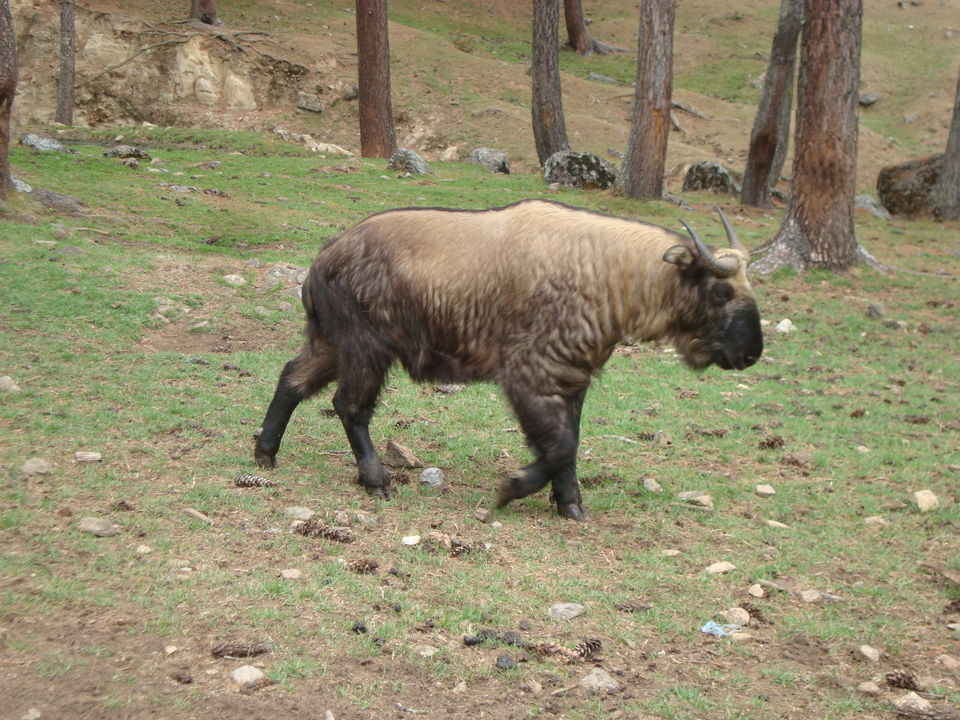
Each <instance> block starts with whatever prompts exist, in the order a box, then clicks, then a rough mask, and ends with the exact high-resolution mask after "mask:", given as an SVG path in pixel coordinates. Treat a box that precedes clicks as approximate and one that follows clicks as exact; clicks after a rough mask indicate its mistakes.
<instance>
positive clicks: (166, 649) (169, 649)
mask: <svg viewBox="0 0 960 720" xmlns="http://www.w3.org/2000/svg"><path fill="white" fill-rule="evenodd" d="M179 649H180V648H178V647H177V646H176V645H164V646H163V654H164V655H173V654H174V653H175V652H176V651H177V650H179Z"/></svg>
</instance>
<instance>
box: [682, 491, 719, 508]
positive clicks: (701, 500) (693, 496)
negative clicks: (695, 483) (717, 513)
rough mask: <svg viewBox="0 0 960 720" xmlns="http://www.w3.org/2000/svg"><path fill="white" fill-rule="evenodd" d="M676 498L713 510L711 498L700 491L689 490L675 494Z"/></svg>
mask: <svg viewBox="0 0 960 720" xmlns="http://www.w3.org/2000/svg"><path fill="white" fill-rule="evenodd" d="M677 498H679V499H680V500H683V501H685V502H688V503H691V504H693V505H697V506H699V507H703V508H706V509H707V510H713V497H711V496H710V495H709V494H708V493H705V492H703V491H702V490H690V491H688V492H681V493H677Z"/></svg>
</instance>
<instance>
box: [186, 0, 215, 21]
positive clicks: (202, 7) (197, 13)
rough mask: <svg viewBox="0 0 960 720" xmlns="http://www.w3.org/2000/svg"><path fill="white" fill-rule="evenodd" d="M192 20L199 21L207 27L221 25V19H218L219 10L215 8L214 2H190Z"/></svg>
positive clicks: (208, 0)
mask: <svg viewBox="0 0 960 720" xmlns="http://www.w3.org/2000/svg"><path fill="white" fill-rule="evenodd" d="M190 19H191V20H198V21H200V22H202V23H206V24H207V25H219V24H220V18H218V17H217V9H216V8H215V7H214V6H213V0H190Z"/></svg>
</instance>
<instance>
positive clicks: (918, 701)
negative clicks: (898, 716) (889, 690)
mask: <svg viewBox="0 0 960 720" xmlns="http://www.w3.org/2000/svg"><path fill="white" fill-rule="evenodd" d="M893 704H894V705H895V706H896V708H897V710H899V711H900V712H911V713H927V712H930V709H931V708H932V707H933V703H931V702H930V701H929V700H927V699H926V698H924V697H921V696H919V695H917V694H916V693H915V692H913V691H912V690H911V691H910V692H908V693H906V694H905V695H901V696H900V697H896V698H894V699H893Z"/></svg>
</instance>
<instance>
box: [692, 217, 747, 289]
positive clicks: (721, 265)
mask: <svg viewBox="0 0 960 720" xmlns="http://www.w3.org/2000/svg"><path fill="white" fill-rule="evenodd" d="M680 223H681V224H682V225H683V226H684V227H685V228H686V229H687V232H688V233H690V237H691V238H693V244H694V245H696V246H697V252H699V253H700V260H701V262H703V264H704V266H705V267H706V268H707V270H708V271H710V274H711V275H713V276H715V277H718V278H728V277H733V276H734V275H736V274H737V270H739V269H740V258H738V257H726V258H724V259H723V260H719V259H718V258H716V257H714V254H713V253H712V252H710V249H709V248H708V247H707V246H706V245H704V244H703V240H701V239H700V236H699V235H697V233H696V232H694V230H693V228H692V227H690V226H689V225H687V223H685V222H684V221H683V220H681V221H680Z"/></svg>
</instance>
